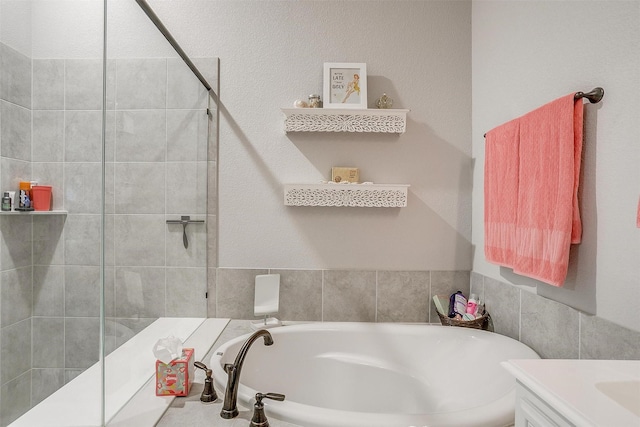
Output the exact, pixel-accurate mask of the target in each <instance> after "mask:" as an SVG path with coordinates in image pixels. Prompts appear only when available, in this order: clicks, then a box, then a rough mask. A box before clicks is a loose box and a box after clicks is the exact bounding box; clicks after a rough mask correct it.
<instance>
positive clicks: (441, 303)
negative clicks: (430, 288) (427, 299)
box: [433, 295, 449, 316]
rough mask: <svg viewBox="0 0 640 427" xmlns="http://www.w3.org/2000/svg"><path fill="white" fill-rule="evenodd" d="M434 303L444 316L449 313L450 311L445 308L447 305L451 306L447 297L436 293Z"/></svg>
mask: <svg viewBox="0 0 640 427" xmlns="http://www.w3.org/2000/svg"><path fill="white" fill-rule="evenodd" d="M433 304H434V305H435V306H436V310H438V313H440V314H442V315H443V316H446V315H447V314H448V311H447V310H446V309H445V307H447V308H448V307H449V306H448V302H447V298H446V297H441V296H439V295H434V296H433Z"/></svg>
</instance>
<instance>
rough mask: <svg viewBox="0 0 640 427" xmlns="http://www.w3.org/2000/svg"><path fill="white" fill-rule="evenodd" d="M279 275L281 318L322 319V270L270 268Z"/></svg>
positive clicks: (279, 314) (278, 316) (278, 315)
mask: <svg viewBox="0 0 640 427" xmlns="http://www.w3.org/2000/svg"><path fill="white" fill-rule="evenodd" d="M269 273H270V274H279V275H280V303H279V305H280V311H279V313H278V314H277V315H276V317H277V318H278V319H281V320H298V321H321V320H322V270H270V271H269Z"/></svg>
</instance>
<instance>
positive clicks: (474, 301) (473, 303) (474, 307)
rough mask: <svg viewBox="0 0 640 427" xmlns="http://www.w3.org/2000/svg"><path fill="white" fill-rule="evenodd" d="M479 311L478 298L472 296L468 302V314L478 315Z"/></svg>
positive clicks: (474, 295)
mask: <svg viewBox="0 0 640 427" xmlns="http://www.w3.org/2000/svg"><path fill="white" fill-rule="evenodd" d="M477 311H478V297H477V296H476V294H471V296H470V297H469V300H468V301H467V310H466V312H467V313H469V314H472V315H474V316H475V315H476V312H477Z"/></svg>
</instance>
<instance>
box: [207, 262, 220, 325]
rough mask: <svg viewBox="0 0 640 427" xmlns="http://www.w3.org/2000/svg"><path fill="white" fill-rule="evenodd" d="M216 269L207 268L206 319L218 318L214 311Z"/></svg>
mask: <svg viewBox="0 0 640 427" xmlns="http://www.w3.org/2000/svg"><path fill="white" fill-rule="evenodd" d="M216 271H217V269H216V268H207V317H218V312H217V311H216V302H217V299H216Z"/></svg>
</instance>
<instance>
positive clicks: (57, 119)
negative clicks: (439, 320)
mask: <svg viewBox="0 0 640 427" xmlns="http://www.w3.org/2000/svg"><path fill="white" fill-rule="evenodd" d="M64 116H65V113H64V111H42V110H36V111H34V112H33V155H32V158H31V160H33V161H34V162H61V161H62V160H63V156H64V120H65V118H64Z"/></svg>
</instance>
